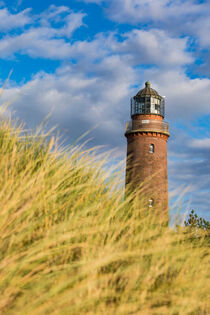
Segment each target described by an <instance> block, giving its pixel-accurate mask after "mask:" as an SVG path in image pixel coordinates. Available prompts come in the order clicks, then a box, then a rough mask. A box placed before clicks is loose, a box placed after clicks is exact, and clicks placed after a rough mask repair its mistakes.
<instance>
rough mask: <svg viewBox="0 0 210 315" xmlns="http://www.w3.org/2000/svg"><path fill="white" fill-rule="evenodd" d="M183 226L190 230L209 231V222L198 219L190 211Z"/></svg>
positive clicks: (193, 212) (192, 211)
mask: <svg viewBox="0 0 210 315" xmlns="http://www.w3.org/2000/svg"><path fill="white" fill-rule="evenodd" d="M184 224H185V226H187V227H191V228H199V229H204V230H209V229H210V222H209V221H207V220H205V219H203V218H202V217H199V216H198V215H197V214H196V213H195V211H194V210H191V212H190V214H189V217H188V220H187V221H184Z"/></svg>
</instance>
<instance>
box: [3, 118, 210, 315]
mask: <svg viewBox="0 0 210 315" xmlns="http://www.w3.org/2000/svg"><path fill="white" fill-rule="evenodd" d="M106 162H107V160H106V155H104V156H103V155H100V156H97V154H96V152H95V149H91V150H84V148H79V147H76V146H75V147H71V148H69V150H68V151H67V150H66V151H64V150H63V151H61V150H60V149H59V148H58V146H57V144H56V141H55V140H54V139H53V138H51V140H50V141H47V140H46V137H44V136H42V135H41V136H36V137H35V136H34V137H33V136H31V135H30V136H29V135H27V134H25V133H24V132H23V131H22V127H21V126H17V125H16V126H14V125H12V122H11V121H10V120H6V119H4V118H2V117H1V120H0V205H1V208H0V239H1V241H0V314H7V315H10V314H12V315H13V314H14V315H17V314H24V315H27V314H30V315H31V314H39V315H40V314H41V315H42V314H68V315H71V314H75V315H79V314H109V315H111V314H174V315H175V314H196V315H197V314H208V313H209V308H208V307H209V305H208V297H209V296H208V294H209V283H210V282H209V278H208V277H209V274H208V263H209V250H208V247H207V241H208V235H207V232H206V231H197V232H196V235H195V233H194V232H193V231H191V230H186V229H184V228H178V229H176V230H175V229H170V228H168V227H167V224H166V221H167V219H166V218H164V217H163V216H161V215H159V214H158V211H155V210H154V209H152V210H150V211H149V210H147V209H144V208H143V207H142V206H141V202H140V201H139V200H138V197H137V195H136V196H130V197H128V198H127V199H126V200H124V198H123V193H124V192H123V188H120V185H119V181H120V176H118V175H117V174H116V175H113V172H111V171H110V170H109V171H108V170H107V171H106V170H105V167H104V166H105V165H106ZM131 200H132V201H131ZM153 210H154V211H153ZM159 212H161V211H159Z"/></svg>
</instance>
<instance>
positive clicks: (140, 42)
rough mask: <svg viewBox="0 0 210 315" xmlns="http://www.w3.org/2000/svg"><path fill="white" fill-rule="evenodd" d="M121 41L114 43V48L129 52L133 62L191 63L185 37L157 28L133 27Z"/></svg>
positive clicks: (174, 64) (159, 63) (170, 65)
mask: <svg viewBox="0 0 210 315" xmlns="http://www.w3.org/2000/svg"><path fill="white" fill-rule="evenodd" d="M123 37H124V38H125V40H124V41H122V42H121V43H119V42H118V43H116V47H115V50H116V51H118V52H121V53H122V52H123V53H125V54H130V58H132V60H133V63H134V64H156V65H159V66H163V65H164V66H166V65H167V66H168V67H170V68H172V67H173V66H177V65H178V66H180V65H183V64H187V63H191V62H192V61H193V58H192V56H191V54H190V53H187V52H186V49H187V38H177V37H172V36H170V35H169V34H168V33H167V32H166V31H163V30H159V29H150V30H147V31H146V30H139V29H134V30H132V31H131V32H129V33H126V34H124V35H123Z"/></svg>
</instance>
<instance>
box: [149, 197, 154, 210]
mask: <svg viewBox="0 0 210 315" xmlns="http://www.w3.org/2000/svg"><path fill="white" fill-rule="evenodd" d="M153 206H154V199H153V198H149V208H152V207H153Z"/></svg>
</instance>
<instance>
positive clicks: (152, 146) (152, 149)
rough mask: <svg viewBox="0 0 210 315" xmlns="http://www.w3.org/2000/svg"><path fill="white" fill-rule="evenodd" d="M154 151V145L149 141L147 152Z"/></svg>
mask: <svg viewBox="0 0 210 315" xmlns="http://www.w3.org/2000/svg"><path fill="white" fill-rule="evenodd" d="M154 152H155V145H154V144H152V143H151V144H150V145H149V153H154Z"/></svg>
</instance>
